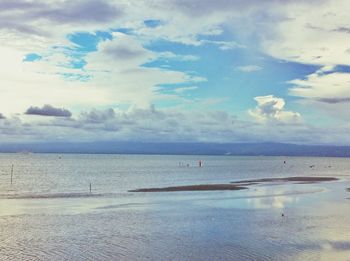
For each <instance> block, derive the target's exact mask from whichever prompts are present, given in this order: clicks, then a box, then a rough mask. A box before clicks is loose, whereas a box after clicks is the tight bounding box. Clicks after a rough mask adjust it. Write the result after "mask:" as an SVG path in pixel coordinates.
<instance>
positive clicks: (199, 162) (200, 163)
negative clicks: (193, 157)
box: [198, 160, 203, 168]
mask: <svg viewBox="0 0 350 261" xmlns="http://www.w3.org/2000/svg"><path fill="white" fill-rule="evenodd" d="M198 166H199V167H200V168H201V167H202V166H203V162H202V161H201V160H200V161H198Z"/></svg>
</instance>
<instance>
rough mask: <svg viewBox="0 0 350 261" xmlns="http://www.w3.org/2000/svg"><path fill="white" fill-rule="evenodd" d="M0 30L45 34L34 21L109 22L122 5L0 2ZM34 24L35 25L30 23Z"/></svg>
mask: <svg viewBox="0 0 350 261" xmlns="http://www.w3.org/2000/svg"><path fill="white" fill-rule="evenodd" d="M0 10H1V11H0V29H8V30H13V31H18V32H20V33H24V34H34V35H47V34H48V33H47V32H43V31H42V29H41V28H40V26H38V22H39V23H40V22H42V21H49V22H53V23H58V24H80V25H85V24H96V23H97V24H98V23H105V22H110V21H113V20H114V19H116V18H118V17H120V16H122V14H123V12H122V8H121V7H119V6H116V5H112V3H111V2H110V1H107V0H77V1H68V0H65V1H57V2H52V3H50V4H48V3H47V2H44V1H23V0H13V1H9V0H5V1H0ZM34 24H35V25H34Z"/></svg>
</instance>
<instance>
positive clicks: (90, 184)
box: [90, 182, 91, 193]
mask: <svg viewBox="0 0 350 261" xmlns="http://www.w3.org/2000/svg"><path fill="white" fill-rule="evenodd" d="M90 193H91V182H90Z"/></svg>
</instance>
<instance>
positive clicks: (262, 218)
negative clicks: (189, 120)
mask: <svg viewBox="0 0 350 261" xmlns="http://www.w3.org/2000/svg"><path fill="white" fill-rule="evenodd" d="M199 160H202V162H203V163H204V164H203V167H201V168H200V167H198V161H199ZM284 161H286V163H285V164H284ZM179 163H180V164H179ZM12 164H13V165H14V170H13V182H12V185H11V179H10V177H11V165H12ZM187 164H189V167H187ZM311 166H313V167H311ZM349 169H350V159H347V158H306V157H304V158H303V157H300V158H299V157H290V158H289V157H231V156H227V157H224V156H150V155H69V154H62V155H58V154H0V260H322V259H324V260H330V259H331V260H347V258H348V257H349V256H350V232H349V231H350V222H348V220H350V219H349V218H350V205H349V203H350V201H349V199H348V198H350V193H349V192H347V191H346V188H347V187H350V183H349V175H350V174H349V172H348V171H349ZM289 176H331V177H338V178H339V179H340V180H339V181H336V182H326V183H315V184H289V183H288V184H287V183H283V184H282V183H271V184H257V185H254V186H252V187H250V188H249V189H247V190H242V191H210V192H205V191H204V192H203V191H202V192H199V191H197V192H195V191H194V192H173V193H169V192H168V193H131V192H128V190H131V189H137V188H144V187H163V186H176V185H192V184H208V183H228V182H230V181H234V180H242V179H256V178H266V177H289ZM90 183H91V184H92V193H90V192H89V184H90ZM282 213H283V215H284V216H283V217H282Z"/></svg>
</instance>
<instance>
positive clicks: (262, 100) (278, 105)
mask: <svg viewBox="0 0 350 261" xmlns="http://www.w3.org/2000/svg"><path fill="white" fill-rule="evenodd" d="M254 100H255V101H256V102H257V103H258V104H257V106H256V108H255V109H252V110H249V111H248V112H249V114H250V115H251V116H252V117H253V118H255V119H256V120H257V121H259V122H263V123H268V122H275V123H279V122H280V123H286V124H298V123H301V115H300V114H299V113H298V112H293V111H287V110H285V109H284V106H285V102H284V100H283V99H282V98H277V97H275V96H273V95H267V96H258V97H255V98H254Z"/></svg>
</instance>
